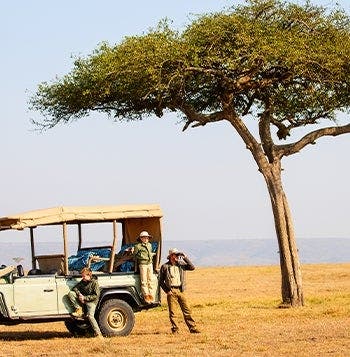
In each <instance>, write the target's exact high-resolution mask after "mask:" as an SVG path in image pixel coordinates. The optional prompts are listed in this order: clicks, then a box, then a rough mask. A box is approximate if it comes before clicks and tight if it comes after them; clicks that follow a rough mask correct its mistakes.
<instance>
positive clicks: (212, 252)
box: [163, 238, 350, 266]
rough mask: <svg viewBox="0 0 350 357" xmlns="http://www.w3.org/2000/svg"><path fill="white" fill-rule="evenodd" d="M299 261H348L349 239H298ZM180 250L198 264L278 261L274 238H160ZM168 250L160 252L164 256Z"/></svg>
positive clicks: (349, 257)
mask: <svg viewBox="0 0 350 357" xmlns="http://www.w3.org/2000/svg"><path fill="white" fill-rule="evenodd" d="M297 245H298V249H299V258H300V261H301V263H344V262H350V239H347V238H324V239H298V240H297ZM171 247H176V248H178V249H179V250H183V251H185V252H186V254H187V255H188V256H189V257H190V258H191V260H192V261H193V263H195V264H196V265H197V266H235V265H278V264H279V254H278V243H277V240H273V239H232V240H230V239H222V240H208V241H201V240H198V241H194V240H191V241H176V242H175V241H170V242H167V241H165V242H163V248H164V249H163V250H164V252H168V249H169V248H171ZM166 256H167V254H166V253H165V254H163V258H164V259H165V258H166Z"/></svg>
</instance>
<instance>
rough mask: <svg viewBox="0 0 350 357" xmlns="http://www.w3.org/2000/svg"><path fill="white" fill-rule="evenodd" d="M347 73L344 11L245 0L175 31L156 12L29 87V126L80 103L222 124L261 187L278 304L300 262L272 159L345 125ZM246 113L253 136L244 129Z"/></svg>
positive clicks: (349, 56)
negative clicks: (140, 28)
mask: <svg viewBox="0 0 350 357" xmlns="http://www.w3.org/2000/svg"><path fill="white" fill-rule="evenodd" d="M349 74H350V24H349V17H348V16H347V14H346V13H345V12H344V11H343V10H341V9H339V8H335V9H333V10H332V11H327V9H325V8H323V7H319V6H313V5H312V4H311V3H309V2H306V3H305V4H304V5H297V4H293V3H288V2H282V1H280V0H251V1H248V2H247V3H246V4H245V5H242V6H236V7H232V8H230V9H226V10H224V11H222V12H219V13H213V14H208V15H202V16H198V17H196V18H194V20H193V22H192V23H191V24H190V25H188V27H187V28H185V29H184V31H182V32H179V31H175V30H173V29H171V25H170V24H169V23H168V22H167V21H162V22H161V23H160V24H159V25H158V27H157V28H156V29H151V30H149V31H148V32H147V33H145V34H143V35H141V36H133V37H126V38H125V39H123V41H122V42H120V43H119V44H117V45H115V46H110V45H108V44H102V45H100V46H99V47H98V48H97V49H96V50H95V51H94V52H93V53H92V54H91V55H89V56H87V57H85V58H78V59H76V60H75V62H74V66H73V69H72V70H71V72H70V73H68V74H67V75H66V76H64V77H63V78H59V79H56V80H55V81H53V82H50V83H46V82H45V83H42V84H40V85H39V87H38V90H37V92H36V93H35V95H33V96H32V97H31V99H30V105H31V108H32V109H34V110H38V111H40V112H41V113H42V114H43V119H42V121H41V122H39V123H38V122H37V123H36V124H37V125H40V126H41V127H42V128H44V129H45V128H52V127H54V126H55V125H57V124H58V123H69V122H70V121H72V120H74V119H77V118H80V117H84V116H86V115H88V114H89V112H90V111H100V112H105V113H107V114H108V115H109V116H111V117H112V118H113V119H114V120H141V119H143V118H145V117H147V116H150V115H156V116H158V117H162V116H163V115H164V114H166V112H168V111H176V112H178V113H179V115H180V116H181V117H182V119H183V122H184V126H183V130H186V129H187V128H189V127H192V128H193V127H200V126H204V125H207V124H209V123H214V122H218V121H221V120H224V121H227V122H229V123H230V124H231V125H232V128H233V129H234V130H236V131H237V133H238V134H239V135H240V137H241V138H242V140H243V141H244V143H245V145H246V147H247V148H248V149H249V150H250V152H251V154H252V156H253V158H254V160H255V162H256V164H257V165H258V169H259V171H260V173H261V174H262V175H263V177H264V179H265V182H266V184H267V189H268V192H269V195H270V199H271V205H272V211H273V216H274V221H275V228H276V234H277V239H278V244H279V254H280V265H281V277H282V284H281V292H282V302H283V303H284V304H286V305H287V306H300V305H303V288H302V277H301V269H300V261H299V258H298V252H297V246H296V241H295V234H294V230H293V222H292V216H291V212H290V210H289V206H288V202H287V197H286V195H285V192H284V190H283V185H282V179H281V160H282V158H283V157H285V156H290V155H293V154H295V153H298V152H299V151H300V150H302V149H303V148H304V147H305V146H307V145H309V144H314V143H315V142H316V141H317V140H318V139H319V138H321V137H323V136H326V135H327V136H336V135H340V134H345V133H349V132H350V124H347V125H342V126H340V125H337V123H336V114H337V113H339V112H347V111H348V109H349V106H350V95H349V93H350V90H349V89H350V87H349V85H350V80H349V79H350V77H349ZM248 121H253V122H254V123H256V125H257V129H258V130H256V132H257V133H258V134H255V135H254V132H255V131H254V132H253V131H250V130H248V127H247V125H246V123H247V122H248ZM298 128H299V129H300V128H303V133H304V134H303V136H301V137H297V136H296V134H298V130H297V129H298ZM295 132H297V133H295ZM299 132H300V131H299ZM305 132H306V134H305ZM286 139H288V140H286Z"/></svg>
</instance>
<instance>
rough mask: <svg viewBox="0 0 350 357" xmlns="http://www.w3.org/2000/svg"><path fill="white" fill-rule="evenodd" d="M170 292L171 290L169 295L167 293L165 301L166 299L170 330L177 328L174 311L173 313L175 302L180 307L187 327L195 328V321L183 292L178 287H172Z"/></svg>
mask: <svg viewBox="0 0 350 357" xmlns="http://www.w3.org/2000/svg"><path fill="white" fill-rule="evenodd" d="M171 292H172V294H171V295H167V301H168V309H169V319H170V323H171V329H172V331H177V330H178V329H179V328H178V325H177V323H176V320H177V318H176V313H175V306H176V304H179V306H180V308H181V311H182V314H183V317H184V320H185V323H186V325H187V327H188V328H189V329H190V330H191V329H193V328H195V327H196V322H195V321H194V319H193V318H192V315H191V309H190V308H189V306H188V303H187V299H186V297H185V294H184V293H182V292H181V291H180V289H178V288H172V289H171Z"/></svg>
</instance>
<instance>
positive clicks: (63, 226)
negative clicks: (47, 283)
mask: <svg viewBox="0 0 350 357" xmlns="http://www.w3.org/2000/svg"><path fill="white" fill-rule="evenodd" d="M62 232H63V249H64V274H65V275H68V244H67V223H66V222H63V224H62Z"/></svg>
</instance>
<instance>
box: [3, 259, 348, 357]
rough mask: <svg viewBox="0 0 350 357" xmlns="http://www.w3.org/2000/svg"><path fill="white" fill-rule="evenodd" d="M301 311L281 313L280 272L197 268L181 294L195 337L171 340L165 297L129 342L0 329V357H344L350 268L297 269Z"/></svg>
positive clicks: (139, 319) (36, 328)
mask: <svg viewBox="0 0 350 357" xmlns="http://www.w3.org/2000/svg"><path fill="white" fill-rule="evenodd" d="M302 271H303V280H304V293H305V306H304V307H302V308H296V309H279V308H278V304H279V303H280V272H279V267H278V266H260V267H223V268H220V267H215V268H197V269H196V270H195V271H193V272H189V273H188V275H187V278H188V289H187V296H188V299H189V302H190V304H191V306H192V310H193V316H194V317H195V319H196V320H197V323H198V327H199V329H200V330H201V334H198V335H197V334H190V333H189V332H188V330H187V329H186V328H185V325H181V327H182V328H181V330H180V334H178V335H172V334H171V333H170V328H169V327H170V325H169V322H168V313H167V306H166V299H165V297H164V295H163V303H162V306H161V307H158V308H156V309H153V310H149V311H144V312H140V313H137V314H136V323H135V327H134V330H133V331H132V333H131V335H129V336H127V337H114V338H105V339H104V341H100V340H99V339H97V338H73V337H71V336H70V335H69V333H68V332H67V331H66V329H65V327H64V324H63V322H57V323H50V324H46V323H45V324H34V325H33V324H32V325H18V326H10V327H8V326H1V327H0V355H1V356H78V355H79V356H80V355H83V356H84V355H85V356H87V355H93V356H114V355H115V356H117V355H118V356H170V355H172V356H192V357H196V356H350V263H348V264H317V265H304V266H303V267H302Z"/></svg>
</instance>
